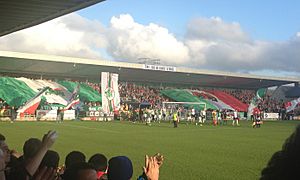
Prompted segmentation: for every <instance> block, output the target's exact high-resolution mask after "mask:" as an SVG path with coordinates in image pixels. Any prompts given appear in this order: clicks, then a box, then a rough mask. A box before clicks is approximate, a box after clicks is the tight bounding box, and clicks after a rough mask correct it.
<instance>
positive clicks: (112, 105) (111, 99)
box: [101, 72, 120, 114]
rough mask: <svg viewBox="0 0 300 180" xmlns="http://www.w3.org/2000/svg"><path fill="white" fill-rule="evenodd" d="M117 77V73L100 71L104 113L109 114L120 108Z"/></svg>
mask: <svg viewBox="0 0 300 180" xmlns="http://www.w3.org/2000/svg"><path fill="white" fill-rule="evenodd" d="M118 79H119V75H118V74H114V73H109V72H102V73H101V94H102V108H103V112H104V113H107V114H110V113H111V112H113V111H114V110H118V109H119V108H120V94H119V86H118Z"/></svg>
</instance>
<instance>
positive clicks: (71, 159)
mask: <svg viewBox="0 0 300 180" xmlns="http://www.w3.org/2000/svg"><path fill="white" fill-rule="evenodd" d="M81 162H85V155H84V154H83V153H82V152H80V151H72V152H70V153H69V154H68V155H67V156H66V159H65V166H66V168H69V167H71V166H72V165H74V164H77V163H81Z"/></svg>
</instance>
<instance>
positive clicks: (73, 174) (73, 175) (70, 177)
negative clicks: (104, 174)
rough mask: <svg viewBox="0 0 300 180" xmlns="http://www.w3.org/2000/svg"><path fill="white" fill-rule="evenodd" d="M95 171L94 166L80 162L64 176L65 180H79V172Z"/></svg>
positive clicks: (67, 170) (68, 169)
mask: <svg viewBox="0 0 300 180" xmlns="http://www.w3.org/2000/svg"><path fill="white" fill-rule="evenodd" d="M88 169H91V170H95V171H96V169H95V168H94V166H92V165H91V164H89V163H86V162H79V163H77V164H73V165H72V166H71V167H70V168H67V169H66V171H65V173H64V174H63V179H64V180H77V179H78V175H79V172H80V171H81V170H88Z"/></svg>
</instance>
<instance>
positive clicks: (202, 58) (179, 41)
mask: <svg viewBox="0 0 300 180" xmlns="http://www.w3.org/2000/svg"><path fill="white" fill-rule="evenodd" d="M299 49H300V32H297V33H295V35H294V36H293V37H291V38H290V39H288V40H286V41H282V42H270V41H262V40H256V39H253V38H251V36H250V35H249V34H247V33H246V31H245V30H243V29H242V27H241V25H240V24H239V23H237V22H226V21H224V20H222V19H221V18H220V17H211V18H205V17H199V18H195V19H192V20H191V21H190V22H189V23H188V24H187V29H186V34H185V35H184V37H176V36H175V35H174V34H172V33H171V32H170V31H169V30H168V29H167V28H166V27H162V26H160V25H158V24H155V23H150V24H146V25H144V24H141V23H138V22H136V21H135V20H134V18H133V17H132V16H131V15H129V14H121V15H119V16H115V17H112V18H111V21H110V24H109V25H107V26H104V25H102V24H101V22H99V21H97V20H90V19H87V18H84V17H82V16H80V15H78V14H76V13H72V14H69V15H66V16H63V17H60V18H57V19H55V20H52V21H49V22H46V23H43V24H41V25H38V26H35V27H32V28H29V29H25V30H22V31H18V32H16V33H13V34H10V35H7V36H4V37H0V50H10V51H21V52H33V53H44V54H54V55H63V56H71V57H83V58H96V59H99V58H101V57H103V56H105V57H106V56H108V57H110V58H112V59H114V60H115V61H129V62H137V60H138V59H139V58H152V59H160V61H161V63H162V64H165V65H173V66H187V67H192V68H201V69H214V70H225V71H233V72H248V73H258V72H260V71H261V72H280V74H291V73H292V74H293V72H295V73H296V74H297V73H298V74H300V69H299V68H298V67H300V50H299ZM103 53H104V54H103ZM284 72H289V73H284Z"/></svg>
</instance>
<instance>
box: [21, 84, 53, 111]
mask: <svg viewBox="0 0 300 180" xmlns="http://www.w3.org/2000/svg"><path fill="white" fill-rule="evenodd" d="M48 89H49V87H44V88H43V89H42V90H41V91H39V92H38V93H37V94H36V95H35V96H34V97H33V98H31V99H29V100H28V101H27V102H26V104H25V105H24V106H22V107H21V108H20V109H18V113H28V114H34V113H35V111H36V109H37V108H38V106H39V104H40V102H41V98H42V96H43V95H44V93H45V92H46V91H47V90H48Z"/></svg>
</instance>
